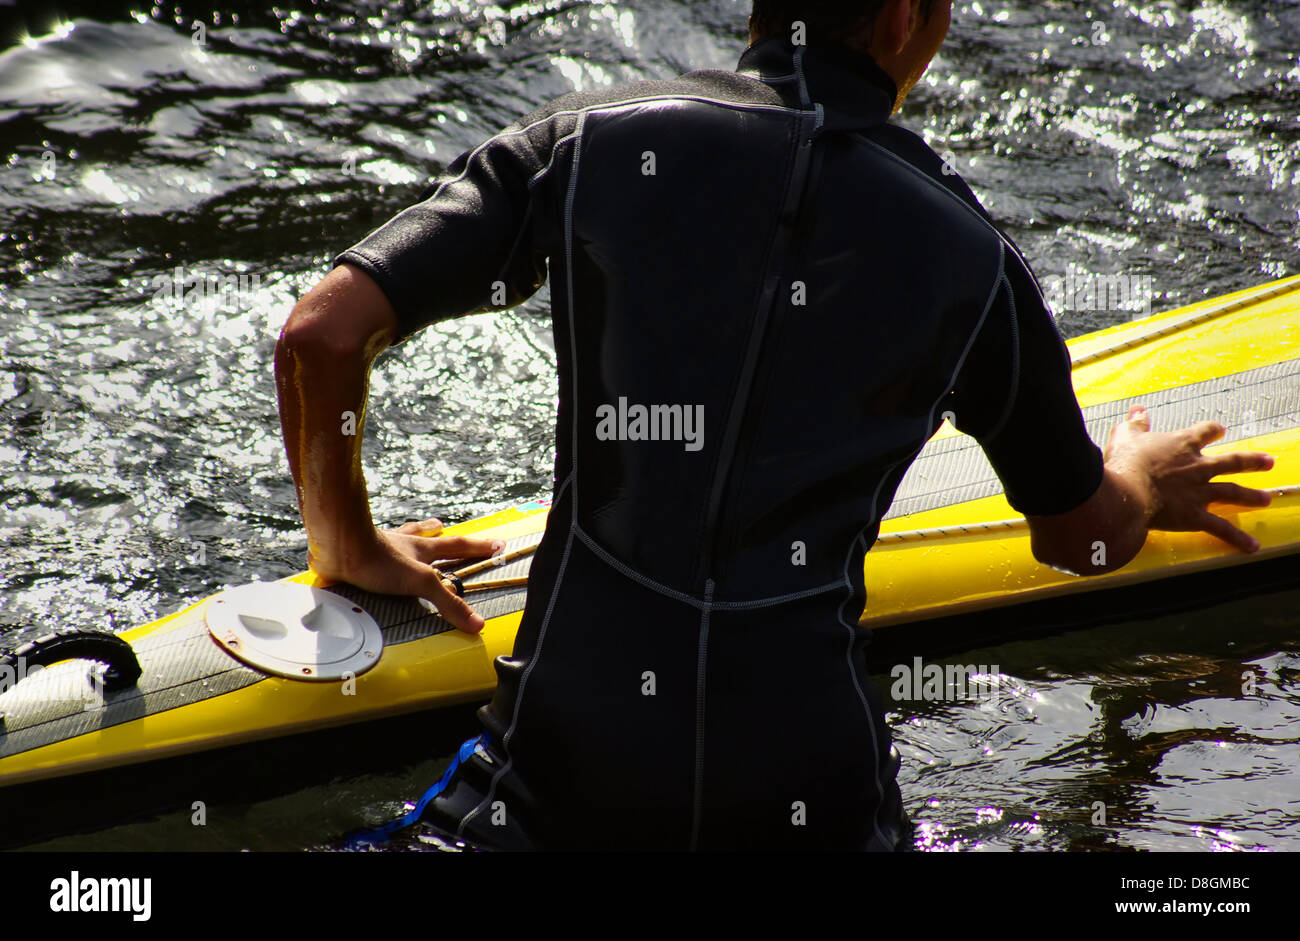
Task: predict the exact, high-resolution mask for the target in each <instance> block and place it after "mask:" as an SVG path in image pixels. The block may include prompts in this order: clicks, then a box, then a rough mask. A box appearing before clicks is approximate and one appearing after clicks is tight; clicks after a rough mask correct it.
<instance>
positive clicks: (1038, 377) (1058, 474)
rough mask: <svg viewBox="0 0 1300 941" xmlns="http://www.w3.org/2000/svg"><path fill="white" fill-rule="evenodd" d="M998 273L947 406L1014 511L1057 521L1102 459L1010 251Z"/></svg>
mask: <svg viewBox="0 0 1300 941" xmlns="http://www.w3.org/2000/svg"><path fill="white" fill-rule="evenodd" d="M1003 271H1004V277H1003V280H1002V284H1001V286H1000V287H999V288H998V291H997V295H996V297H995V299H994V303H993V307H992V308H991V309H990V311H989V314H988V317H987V318H986V319H985V322H984V325H983V327H982V328H981V330H980V335H979V336H978V337H977V338H976V340H975V343H974V345H973V346H972V348H971V351H970V354H969V355H968V356H967V358H966V362H965V364H964V366H963V368H962V372H961V373H960V375H959V376H958V380H957V384H956V385H955V387H954V389H953V392H952V395H951V396H950V398H949V402H950V406H949V407H950V408H951V410H952V412H953V413H954V415H955V416H956V422H955V424H956V426H957V428H958V429H959V430H961V431H963V432H965V433H967V434H969V435H971V436H972V437H973V438H975V440H977V441H978V442H979V443H980V446H981V447H982V448H983V449H984V453H985V454H986V455H987V456H988V459H989V463H990V464H992V465H993V469H994V471H996V473H997V475H998V477H999V479H1001V481H1002V485H1003V488H1004V490H1005V492H1006V495H1007V501H1008V502H1009V503H1010V504H1011V506H1012V507H1013V508H1014V509H1015V510H1016V511H1017V512H1020V513H1023V514H1026V515H1033V516H1051V515H1053V514H1056V513H1065V512H1068V511H1069V510H1072V509H1074V508H1075V507H1077V506H1079V505H1080V504H1081V503H1083V502H1084V501H1085V500H1087V499H1088V498H1089V497H1090V496H1092V495H1093V494H1094V493H1096V491H1097V488H1098V487H1099V486H1101V481H1102V477H1103V474H1104V463H1103V460H1102V452H1101V449H1100V448H1098V447H1097V445H1096V444H1095V443H1094V442H1093V440H1092V439H1091V438H1090V437H1089V436H1088V432H1087V429H1086V428H1085V427H1084V422H1083V413H1082V412H1081V410H1080V408H1079V401H1078V399H1077V398H1076V397H1075V395H1074V386H1073V383H1072V380H1071V376H1070V356H1069V351H1068V350H1067V349H1066V346H1065V341H1064V340H1063V339H1062V338H1061V334H1060V331H1059V330H1058V329H1057V327H1056V322H1055V321H1054V320H1053V319H1052V315H1051V313H1050V311H1049V310H1048V309H1047V307H1046V306H1045V304H1044V302H1043V299H1042V295H1041V293H1040V291H1039V290H1038V288H1037V285H1036V283H1035V281H1034V279H1033V275H1032V274H1031V273H1030V272H1029V270H1028V268H1026V266H1025V265H1024V263H1023V262H1022V261H1021V260H1020V258H1019V257H1018V255H1017V254H1015V253H1013V252H1011V251H1008V252H1007V254H1006V259H1005V262H1004V265H1003Z"/></svg>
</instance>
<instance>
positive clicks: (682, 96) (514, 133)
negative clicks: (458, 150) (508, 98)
mask: <svg viewBox="0 0 1300 941" xmlns="http://www.w3.org/2000/svg"><path fill="white" fill-rule="evenodd" d="M654 101H696V102H700V103H701V104H710V105H718V106H720V107H724V108H735V109H737V110H741V111H772V112H776V113H781V114H799V109H797V108H790V107H787V106H785V105H765V104H758V103H752V102H744V101H729V100H727V99H724V98H710V97H709V96H707V95H692V94H689V93H686V92H682V93H678V94H665V95H646V96H645V97H642V98H628V99H624V100H622V101H605V102H601V103H600V104H593V105H587V106H586V107H584V108H567V109H564V110H562V111H553V112H551V113H550V114H548V115H546V116H545V117H541V118H538V119H537V120H536V121H533V122H532V123H530V124H526V125H524V126H523V127H519V128H514V129H511V130H505V131H502V132H501V133H499V134H494V135H492V136H491V137H489V138H488V139H487V140H485V141H484V142H483V143H482V144H480V145H479V146H477V147H475V148H474V149H473V150H471V151H469V153H468V156H467V157H466V158H465V168H464V169H463V170H461V172H460V173H458V174H456V176H454V177H452V178H451V179H450V180H443V181H442V183H440V184H439V185H438V188H437V189H435V190H434V191H433V193H432V194H430V195H429V196H428V197H426V198H425V199H422V200H421V201H420V202H419V203H417V204H416V206H419V205H423V204H424V203H427V202H429V201H431V200H435V199H437V198H438V197H439V196H440V195H442V191H443V190H445V189H446V188H447V187H449V186H453V185H455V184H456V183H459V182H461V181H462V180H463V179H465V177H466V176H468V175H469V172H470V168H471V165H472V164H473V162H474V159H475V158H476V157H478V155H479V154H481V153H482V152H483V151H484V150H486V149H487V148H488V147H490V146H492V145H493V144H495V143H498V142H500V141H503V140H504V139H505V138H508V137H518V136H519V135H521V134H527V133H528V132H529V131H533V130H535V129H537V128H539V127H541V126H542V125H544V124H547V123H548V122H551V121H553V120H555V119H556V118H560V117H567V116H576V117H577V118H578V128H577V129H576V130H574V131H573V132H571V133H569V134H566V135H565V136H564V137H562V138H560V139H559V140H557V141H556V142H555V144H554V145H552V147H551V153H552V158H551V159H552V161H553V160H554V153H555V150H556V149H557V148H558V147H559V146H560V144H561V143H562V142H563V141H565V140H568V139H569V138H571V137H577V136H578V135H580V134H581V133H582V130H581V128H582V123H583V119H584V118H586V116H587V115H589V114H593V113H596V112H599V111H617V110H619V109H621V108H626V107H629V106H632V105H639V104H648V103H650V102H654ZM545 172H546V167H543V168H542V169H541V170H539V171H538V172H537V173H536V174H534V177H536V176H540V175H541V174H543V173H545ZM531 185H532V179H531V178H530V181H529V186H531ZM416 206H412V207H410V208H409V209H406V210H403V212H402V213H399V214H398V215H399V216H401V215H404V214H405V213H407V212H410V211H411V210H413V209H415V208H416Z"/></svg>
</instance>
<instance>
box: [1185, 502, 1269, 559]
mask: <svg viewBox="0 0 1300 941" xmlns="http://www.w3.org/2000/svg"><path fill="white" fill-rule="evenodd" d="M1199 525H1200V527H1201V529H1202V530H1204V531H1205V532H1207V533H1209V534H1210V535H1211V536H1217V537H1218V538H1219V539H1222V540H1223V541H1224V542H1226V543H1227V544H1228V545H1230V546H1234V547H1236V548H1238V549H1240V550H1241V551H1242V552H1255V551H1257V550H1258V549H1259V542H1258V541H1257V540H1256V539H1255V537H1254V536H1251V535H1248V534H1247V533H1244V532H1242V531H1241V530H1240V529H1238V528H1237V527H1236V526H1233V525H1232V524H1231V523H1229V522H1228V521H1227V520H1225V519H1224V518H1223V517H1221V516H1215V515H1214V514H1213V513H1209V512H1206V511H1204V510H1202V511H1201V515H1200V518H1199Z"/></svg>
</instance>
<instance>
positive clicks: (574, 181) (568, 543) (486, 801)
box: [456, 115, 586, 836]
mask: <svg viewBox="0 0 1300 941" xmlns="http://www.w3.org/2000/svg"><path fill="white" fill-rule="evenodd" d="M585 126H586V115H580V116H579V118H578V126H577V127H576V128H575V129H574V137H575V138H576V142H575V144H574V148H573V158H572V159H573V165H572V167H571V169H570V171H569V190H568V194H567V196H566V199H565V205H564V255H565V265H566V269H565V274H566V280H567V281H568V295H569V298H568V299H569V343H570V350H571V355H572V356H573V368H574V369H575V370H576V369H577V339H576V338H575V336H574V319H575V318H574V312H573V309H574V308H573V294H574V288H573V203H574V199H575V194H576V192H577V187H578V169H579V167H580V165H581V159H582V131H583V128H584V127H585ZM574 396H575V398H576V396H577V376H576V375H575V376H574ZM574 406H575V407H574V413H573V455H572V457H573V464H572V466H571V467H570V468H569V473H568V475H567V476H566V477H565V478H564V482H563V483H562V484H560V486H559V487H558V488H556V491H555V498H556V500H557V501H558V500H559V499H560V496H561V494H562V493H563V492H564V489H565V487H568V488H569V491H570V492H569V500H570V502H571V503H572V506H573V511H572V514H571V515H570V518H569V529H568V533H567V534H566V535H565V539H564V552H563V553H562V555H561V556H560V566H559V569H558V570H557V572H556V576H555V584H554V585H553V586H552V588H551V597H550V599H549V601H548V602H547V605H546V614H545V615H543V616H542V623H541V626H540V627H539V628H538V631H537V646H536V647H535V648H534V649H533V652H532V656H531V657H530V658H529V660H528V666H526V667H524V672H523V674H522V675H521V676H520V677H519V690H518V692H517V693H516V694H515V708H514V711H513V713H512V714H511V717H510V727H509V728H507V729H506V732H505V735H504V736H502V739H501V749H502V752H503V753H504V754H505V756H506V762H505V764H504V765H503V766H502V767H501V769H500V770H499V771H497V773H496V774H494V775H493V776H492V783H491V784H490V785H489V787H488V793H487V795H486V796H485V797H484V798H483V800H482V801H481V802H480V803H479V804H478V805H476V806H475V807H474V809H473V810H471V811H469V813H467V814H466V815H465V816H464V817H462V818H461V821H460V824H459V826H458V827H457V829H456V835H457V836H461V835H463V833H464V830H465V826H466V825H467V824H468V823H469V821H470V820H471V819H472V818H473V817H474V816H475V815H477V814H478V813H480V812H481V811H482V809H483V808H484V807H490V806H491V805H492V798H493V797H494V796H495V795H496V788H497V783H498V782H499V781H500V780H501V778H502V777H503V776H504V775H505V774H506V773H507V772H508V771H509V770H510V769H511V768H512V767H513V765H514V759H513V758H512V757H511V755H510V740H511V739H512V738H513V737H514V733H515V729H516V728H518V725H519V714H520V712H521V710H522V709H523V705H524V693H525V687H526V686H527V684H528V679H529V677H531V676H532V674H533V670H534V669H536V667H537V664H538V663H540V662H541V659H542V645H543V644H544V643H545V642H546V630H547V628H549V627H550V624H551V615H552V614H553V613H554V612H555V604H556V602H557V601H558V599H559V597H560V588H561V586H562V585H563V584H564V572H565V569H566V568H567V567H568V564H569V557H570V555H571V553H572V552H573V534H574V531H575V530H576V529H577V526H578V464H577V456H578V427H577V426H578V411H577V407H576V406H577V403H576V402H575V403H574ZM507 813H508V812H507Z"/></svg>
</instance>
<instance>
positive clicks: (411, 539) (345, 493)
mask: <svg viewBox="0 0 1300 941" xmlns="http://www.w3.org/2000/svg"><path fill="white" fill-rule="evenodd" d="M397 330H398V320H397V315H396V313H395V312H394V310H393V308H392V305H391V304H390V303H389V301H388V298H387V297H386V296H385V295H384V292H383V291H381V290H380V289H379V286H378V285H376V284H375V282H374V281H373V280H372V279H371V278H370V276H369V275H367V274H365V272H363V271H362V270H361V269H360V268H357V267H355V266H353V265H341V266H339V267H338V268H335V269H334V270H333V271H331V272H330V273H329V274H328V275H327V276H326V277H325V278H324V280H322V281H321V282H320V283H319V284H318V285H316V287H314V288H312V290H311V291H309V292H308V293H307V294H306V295H305V296H304V297H303V298H302V299H301V300H300V301H298V303H297V304H296V305H295V306H294V309H293V312H292V313H291V314H290V315H289V319H288V321H287V322H286V323H285V326H284V330H283V332H282V333H281V335H280V341H279V343H278V344H277V345H276V350H275V375H276V386H277V389H278V392H279V398H280V421H281V427H282V429H283V432H284V441H285V449H286V451H287V453H288V457H289V468H290V470H291V471H292V473H293V479H294V484H295V486H296V488H297V492H298V505H299V508H300V510H301V512H302V518H303V523H304V524H305V526H306V528H307V538H308V559H309V562H310V564H311V568H312V570H313V571H314V572H316V573H317V574H318V575H320V576H322V577H323V578H327V579H330V580H335V581H346V582H348V583H350V584H353V585H356V586H357V587H358V588H364V589H366V590H367V591H374V592H379V593H383V594H398V595H411V596H417V597H423V598H428V599H429V600H430V601H432V602H433V603H434V604H435V605H436V606H437V608H438V611H439V613H440V614H441V615H442V616H443V617H444V618H446V619H447V620H448V621H449V622H450V623H451V624H453V625H455V626H456V627H458V628H460V629H461V630H465V631H469V632H471V633H472V632H476V631H479V630H481V629H482V627H483V618H482V617H480V616H479V615H478V614H476V613H475V612H474V611H472V610H471V609H470V607H469V606H468V605H467V604H466V603H465V602H464V600H463V599H461V598H459V597H458V596H456V595H455V594H454V593H453V592H451V591H450V590H449V589H448V588H447V587H446V585H445V584H444V583H443V582H442V580H441V579H440V578H439V577H438V575H437V573H436V571H435V570H434V569H433V568H432V567H431V566H430V565H429V563H430V562H434V561H437V560H440V559H453V558H474V557H482V556H487V555H491V554H492V553H493V552H494V551H496V550H497V548H498V545H499V544H498V543H494V542H493V541H492V540H490V539H481V538H480V539H467V538H462V539H454V538H429V537H430V536H433V535H436V533H437V532H438V531H440V530H441V528H442V524H441V523H439V522H438V521H437V520H428V521H426V522H424V523H420V524H408V525H406V526H403V527H402V528H401V529H399V530H397V531H395V532H388V531H380V530H377V529H376V528H375V525H374V522H373V520H372V518H371V515H370V500H369V495H368V492H367V490H366V480H365V474H364V473H363V471H362V466H361V440H362V429H363V422H364V418H365V405H366V394H367V389H368V386H369V377H370V367H371V365H372V364H373V362H374V360H375V357H376V356H378V355H379V354H380V353H381V352H383V350H384V349H386V348H387V347H388V346H389V345H390V344H391V343H392V341H393V339H394V338H395V337H396V336H397ZM349 413H350V415H351V419H350V420H349ZM348 432H352V433H348Z"/></svg>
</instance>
